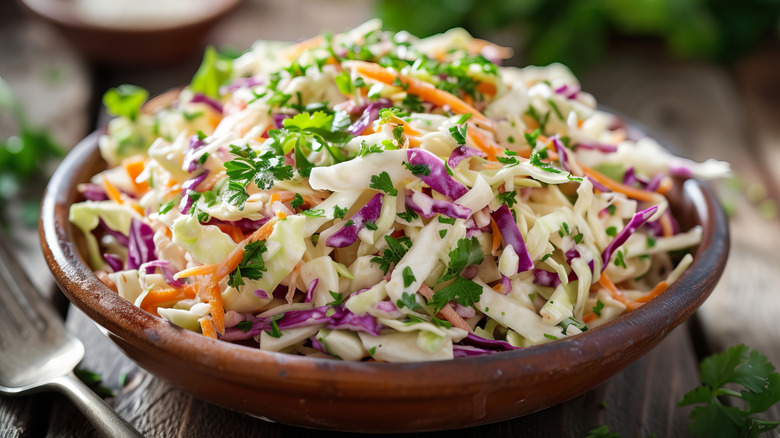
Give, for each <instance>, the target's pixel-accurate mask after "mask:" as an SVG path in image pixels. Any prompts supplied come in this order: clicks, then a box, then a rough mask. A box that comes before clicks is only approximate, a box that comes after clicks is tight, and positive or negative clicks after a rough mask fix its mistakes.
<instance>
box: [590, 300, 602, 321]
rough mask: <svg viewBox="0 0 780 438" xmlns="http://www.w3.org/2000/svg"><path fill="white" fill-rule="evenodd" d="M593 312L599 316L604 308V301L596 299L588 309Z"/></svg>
mask: <svg viewBox="0 0 780 438" xmlns="http://www.w3.org/2000/svg"><path fill="white" fill-rule="evenodd" d="M590 310H591V311H592V312H593V313H595V314H596V316H598V317H599V318H600V317H601V311H602V310H604V303H602V302H601V300H599V301H596V305H595V306H593V308H592V309H590Z"/></svg>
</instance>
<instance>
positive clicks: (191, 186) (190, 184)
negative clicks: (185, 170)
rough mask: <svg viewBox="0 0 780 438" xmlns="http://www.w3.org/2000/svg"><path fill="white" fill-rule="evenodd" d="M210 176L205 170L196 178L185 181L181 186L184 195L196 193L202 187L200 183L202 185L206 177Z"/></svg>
mask: <svg viewBox="0 0 780 438" xmlns="http://www.w3.org/2000/svg"><path fill="white" fill-rule="evenodd" d="M208 176H209V171H208V170H204V171H203V173H201V174H199V175H198V176H196V177H194V178H191V179H188V180H187V181H184V182H183V183H182V184H181V191H182V193H184V192H187V191H190V190H191V191H195V192H196V191H197V188H198V186H199V185H200V183H202V182H203V181H204V180H205V179H206V177H208Z"/></svg>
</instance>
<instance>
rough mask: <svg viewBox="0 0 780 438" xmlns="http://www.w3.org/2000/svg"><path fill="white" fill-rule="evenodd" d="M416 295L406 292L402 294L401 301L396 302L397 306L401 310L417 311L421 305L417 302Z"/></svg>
mask: <svg viewBox="0 0 780 438" xmlns="http://www.w3.org/2000/svg"><path fill="white" fill-rule="evenodd" d="M416 295H417V294H416V293H409V292H404V293H403V294H401V299H400V300H397V301H396V302H395V306H396V307H398V308H399V309H403V308H404V307H408V308H409V310H417V309H419V308H420V307H422V306H420V303H418V302H417V298H416Z"/></svg>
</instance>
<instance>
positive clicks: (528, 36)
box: [377, 0, 780, 71]
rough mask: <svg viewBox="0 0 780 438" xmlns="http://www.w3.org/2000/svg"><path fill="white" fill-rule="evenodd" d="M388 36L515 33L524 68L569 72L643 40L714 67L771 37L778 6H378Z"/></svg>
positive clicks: (698, 2) (508, 2) (667, 0)
mask: <svg viewBox="0 0 780 438" xmlns="http://www.w3.org/2000/svg"><path fill="white" fill-rule="evenodd" d="M377 12H378V15H379V17H381V18H382V19H383V20H384V22H385V25H386V26H387V27H388V28H389V29H391V30H396V31H397V30H407V31H409V32H411V33H412V34H414V35H417V36H420V37H425V36H428V35H432V34H436V33H440V32H443V31H445V30H447V29H449V28H452V27H457V26H460V27H464V28H466V29H467V30H469V31H470V32H471V33H472V34H474V35H477V36H482V37H485V36H487V37H489V36H490V35H492V34H495V33H496V32H502V33H503V32H516V33H517V34H518V35H519V36H520V37H521V39H522V40H523V41H524V43H525V47H524V48H523V49H524V51H525V54H526V55H527V59H525V60H524V61H527V62H529V63H532V64H538V65H546V64H549V63H550V62H554V61H559V62H563V63H565V64H568V65H569V66H570V67H572V68H573V69H574V70H575V71H577V70H580V71H581V70H583V69H586V68H587V67H589V66H591V65H593V64H594V63H596V62H598V61H599V59H601V58H602V57H603V56H604V54H605V53H606V50H607V44H608V40H609V38H610V37H612V36H628V37H651V38H655V39H658V40H662V41H664V42H665V44H666V46H667V47H668V48H669V49H670V50H671V51H672V52H673V53H674V54H676V55H678V56H683V57H691V58H699V59H705V60H710V61H715V62H721V63H729V62H732V61H734V60H736V59H738V58H739V57H741V56H743V55H745V54H746V53H748V52H749V51H750V50H751V49H752V48H754V47H755V45H756V44H757V43H758V42H759V41H760V40H762V39H763V38H766V37H772V36H773V35H774V37H775V38H777V34H778V24H779V23H780V0H515V1H513V0H380V1H379V2H378V4H377Z"/></svg>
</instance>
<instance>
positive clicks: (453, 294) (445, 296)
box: [432, 276, 482, 313]
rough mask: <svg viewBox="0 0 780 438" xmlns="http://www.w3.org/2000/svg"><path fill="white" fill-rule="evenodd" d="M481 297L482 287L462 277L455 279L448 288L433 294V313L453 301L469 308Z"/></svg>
mask: <svg viewBox="0 0 780 438" xmlns="http://www.w3.org/2000/svg"><path fill="white" fill-rule="evenodd" d="M480 296H482V286H480V285H478V284H477V283H474V282H473V281H471V280H468V279H466V278H463V277H460V276H458V277H456V278H455V281H453V282H452V283H451V284H450V285H449V286H447V287H445V288H444V289H441V290H440V291H437V292H436V293H434V294H433V301H432V304H433V307H434V309H435V312H434V313H439V311H440V310H441V309H442V308H444V306H446V305H447V303H449V302H450V301H455V302H456V303H458V304H460V305H461V306H464V307H470V306H472V305H473V304H474V303H475V302H477V301H479V297H480Z"/></svg>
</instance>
